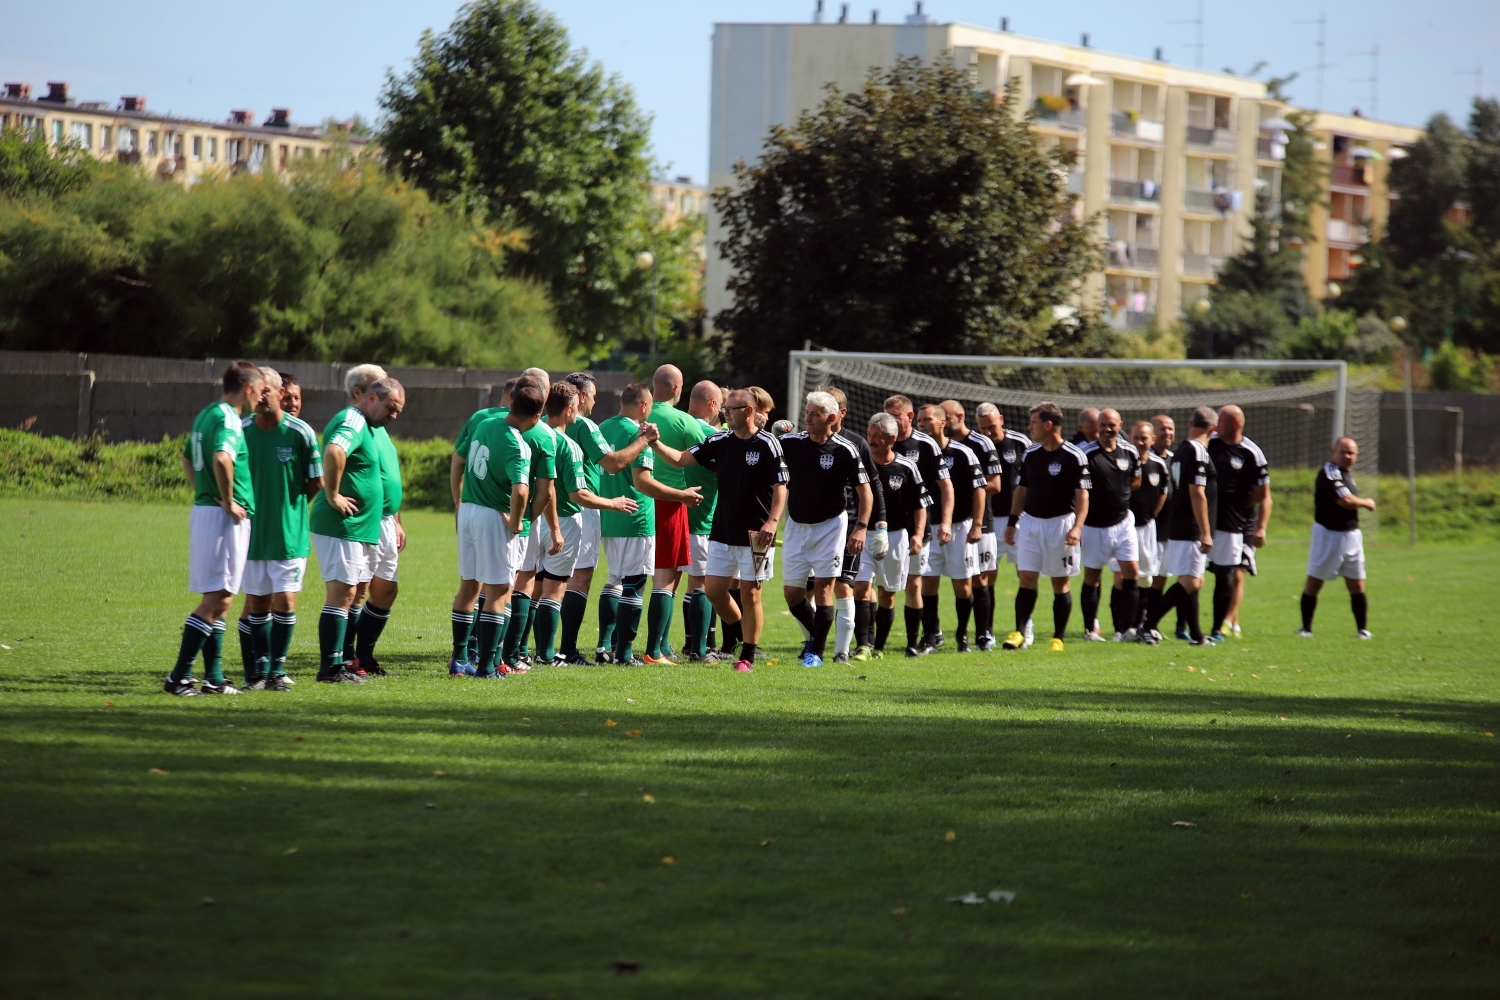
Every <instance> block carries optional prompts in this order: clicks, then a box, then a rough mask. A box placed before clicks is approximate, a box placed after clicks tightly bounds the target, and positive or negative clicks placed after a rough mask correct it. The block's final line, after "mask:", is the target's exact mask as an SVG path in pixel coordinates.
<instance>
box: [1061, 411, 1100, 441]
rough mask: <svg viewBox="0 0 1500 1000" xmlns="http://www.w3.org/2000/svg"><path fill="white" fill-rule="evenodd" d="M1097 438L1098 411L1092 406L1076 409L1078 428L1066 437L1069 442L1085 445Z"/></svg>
mask: <svg viewBox="0 0 1500 1000" xmlns="http://www.w3.org/2000/svg"><path fill="white" fill-rule="evenodd" d="M1098 439H1099V411H1098V410H1096V409H1094V407H1092V406H1087V407H1084V408H1083V409H1081V410H1079V411H1078V429H1077V430H1076V431H1074V432H1073V436H1072V437H1070V438H1068V443H1069V444H1076V445H1085V444H1088V443H1089V442H1090V441H1097V440H1098Z"/></svg>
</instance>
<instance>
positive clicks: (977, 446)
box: [943, 399, 1003, 651]
mask: <svg viewBox="0 0 1500 1000" xmlns="http://www.w3.org/2000/svg"><path fill="white" fill-rule="evenodd" d="M992 408H993V407H992ZM943 415H944V417H945V420H946V425H947V426H946V428H945V430H946V432H947V435H948V437H949V438H950V439H951V440H953V441H956V442H958V443H959V444H961V445H966V446H967V447H968V448H969V449H970V450H971V451H973V452H974V454H975V456H976V457H978V459H979V464H980V466H981V468H982V469H983V470H984V493H985V503H984V514H983V515H982V517H981V518H980V526H979V541H978V542H976V543H975V546H974V575H973V576H972V577H970V578H969V584H970V585H969V595H970V600H971V601H972V602H973V605H974V640H975V645H976V646H978V647H979V649H981V650H987V649H992V648H994V645H995V643H994V638H993V636H991V635H990V633H991V631H992V630H993V628H994V618H995V608H994V605H992V604H990V603H989V602H990V601H991V600H993V599H994V595H993V593H992V592H991V591H990V589H989V587H990V585H991V584H993V583H994V582H995V567H996V566H997V565H998V558H999V545H998V544H997V543H996V541H995V516H994V514H993V512H992V510H991V508H990V503H989V501H990V499H991V498H993V497H995V496H998V495H999V493H1000V473H1001V471H1002V469H1003V467H1002V466H1001V464H1000V455H999V454H998V453H997V452H996V450H995V442H994V441H991V440H990V439H989V438H988V437H986V436H985V435H984V434H982V433H980V432H979V431H977V430H970V429H969V426H968V424H967V423H966V422H965V419H964V408H963V404H962V403H960V402H959V401H958V400H956V399H949V400H946V401H944V403H943ZM974 419H975V421H976V422H977V421H978V419H979V415H978V411H977V410H976V411H975V417H974ZM957 638H958V645H959V649H960V651H962V650H963V648H964V647H965V646H967V645H968V638H967V637H966V636H965V635H964V634H963V632H962V631H960V632H959V633H958V637H957Z"/></svg>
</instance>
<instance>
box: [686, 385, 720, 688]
mask: <svg viewBox="0 0 1500 1000" xmlns="http://www.w3.org/2000/svg"><path fill="white" fill-rule="evenodd" d="M723 410H724V390H723V389H720V388H719V387H718V386H717V385H715V384H714V383H713V382H709V381H706V380H705V381H703V382H699V383H698V384H697V385H695V386H693V391H692V392H691V393H689V394H688V416H690V417H692V418H693V419H694V420H695V421H697V423H698V430H699V431H700V432H701V433H702V434H703V440H707V439H708V438H710V437H712V436H713V435H715V434H717V433H719V429H720V428H721V427H722V426H723V422H724V417H723ZM682 471H683V476H684V477H685V478H686V479H687V484H688V485H689V486H696V487H698V489H699V492H700V493H701V494H702V496H703V502H702V503H701V504H699V505H698V506H696V507H694V508H693V509H692V510H690V511H688V556H689V558H688V567H687V575H688V585H687V590H688V592H687V594H686V595H685V596H684V597H683V599H682V625H683V629H682V631H683V639H684V642H683V645H684V646H685V647H686V649H687V658H688V659H689V660H691V661H693V662H694V663H697V662H700V661H704V660H708V661H710V662H712V661H715V660H717V659H718V655H717V653H715V654H714V655H713V656H710V655H709V646H710V645H711V644H712V643H713V620H714V606H713V603H712V602H711V601H710V600H709V599H708V591H707V586H708V579H707V578H708V535H709V532H710V531H712V530H713V525H714V511H715V510H716V509H717V508H718V506H719V475H718V473H717V472H715V471H714V470H713V469H708V468H704V467H703V466H702V465H689V466H688V467H687V468H686V469H684V470H682Z"/></svg>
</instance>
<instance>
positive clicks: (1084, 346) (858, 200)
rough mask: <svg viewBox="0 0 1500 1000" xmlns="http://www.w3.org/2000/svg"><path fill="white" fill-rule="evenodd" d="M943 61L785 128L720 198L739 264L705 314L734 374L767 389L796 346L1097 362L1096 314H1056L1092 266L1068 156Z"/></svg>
mask: <svg viewBox="0 0 1500 1000" xmlns="http://www.w3.org/2000/svg"><path fill="white" fill-rule="evenodd" d="M1015 99H1016V98H1015V94H1014V92H1008V93H1007V95H1006V101H1005V103H1001V104H997V103H996V102H995V100H994V98H992V97H991V96H990V95H989V94H988V93H983V92H980V93H976V92H975V89H974V85H973V83H972V81H971V80H970V79H969V76H968V74H966V73H964V72H961V71H959V70H957V69H954V68H953V67H952V66H951V65H950V64H948V63H947V62H946V61H942V62H940V63H938V64H933V65H924V64H923V63H922V62H921V61H920V60H918V59H914V58H912V59H902V60H900V61H898V62H897V64H896V65H895V66H893V67H891V68H889V69H886V70H874V71H872V72H871V74H870V76H869V77H868V78H867V79H866V80H865V83H864V85H863V86H862V87H861V88H860V89H859V90H857V91H853V92H850V93H844V92H842V91H840V90H839V89H838V88H836V87H830V88H829V94H828V97H827V98H826V99H825V100H824V101H823V103H822V104H821V106H819V107H818V108H816V109H814V110H811V111H809V112H807V113H805V114H803V115H802V117H801V118H799V119H798V120H797V122H796V123H795V124H793V125H791V126H789V127H784V126H777V127H775V128H773V129H772V130H771V133H770V135H769V137H768V138H767V140H766V145H765V155H764V157H763V158H762V159H761V161H760V162H759V163H757V164H754V165H746V164H744V163H740V164H738V165H736V168H735V177H736V180H737V184H736V186H735V187H733V188H725V189H721V190H719V191H717V192H715V193H714V204H715V206H716V207H717V208H718V210H719V212H720V215H721V217H722V219H723V225H724V231H725V238H724V240H723V241H722V242H721V243H720V244H719V249H720V250H722V251H723V253H724V254H725V256H726V257H727V258H728V260H729V262H730V263H731V265H733V268H734V276H733V278H731V279H730V289H731V291H732V292H733V294H734V305H733V306H731V307H730V308H728V309H726V310H724V311H723V312H721V313H719V314H718V315H717V316H716V317H715V324H716V326H717V327H718V328H719V329H720V330H723V331H726V332H727V333H728V334H729V335H730V336H731V337H732V341H731V346H730V360H731V363H732V366H733V368H734V370H735V372H736V374H738V375H739V376H741V377H742V378H745V379H751V380H756V381H759V382H761V384H768V385H776V384H779V380H780V379H781V378H782V377H783V375H784V372H785V368H786V354H785V352H786V351H787V350H788V349H789V348H800V347H801V346H802V343H803V341H804V340H805V339H811V340H813V341H816V342H817V343H819V344H821V345H824V346H827V347H831V348H835V349H844V350H849V349H857V348H871V347H875V348H878V349H880V350H888V351H921V352H926V353H935V354H947V353H955V354H956V353H963V354H1041V353H1049V354H1071V353H1096V352H1098V351H1100V350H1101V349H1103V344H1104V342H1105V340H1106V338H1105V337H1104V335H1103V334H1102V331H1101V329H1100V328H1099V326H1098V325H1097V321H1096V320H1094V319H1093V317H1091V316H1088V315H1084V316H1081V317H1080V316H1073V317H1068V318H1066V319H1063V320H1061V321H1057V320H1054V319H1053V318H1052V317H1053V315H1054V313H1053V310H1054V307H1062V306H1066V305H1068V304H1069V303H1070V302H1071V301H1072V300H1073V299H1074V297H1075V296H1076V295H1077V294H1078V291H1079V285H1080V282H1081V281H1082V280H1083V278H1084V277H1085V276H1086V275H1087V274H1089V272H1091V271H1093V270H1095V269H1096V268H1097V267H1098V266H1100V250H1099V247H1098V246H1097V242H1098V241H1097V237H1096V235H1095V233H1094V231H1093V230H1092V228H1091V227H1090V226H1089V225H1088V224H1086V223H1085V222H1083V221H1080V220H1079V219H1077V218H1076V217H1075V215H1074V214H1073V212H1072V208H1073V202H1074V199H1073V196H1072V195H1070V194H1069V193H1068V192H1067V191H1066V189H1065V184H1064V181H1065V178H1066V170H1067V166H1068V160H1067V159H1066V158H1065V156H1064V154H1062V153H1060V152H1055V151H1054V152H1044V151H1043V150H1042V149H1041V148H1040V147H1039V146H1038V144H1037V140H1036V137H1035V135H1034V134H1033V133H1032V131H1031V129H1030V127H1029V119H1027V120H1018V119H1017V118H1016V117H1015V116H1014V115H1013V113H1012V110H1011V104H1012V102H1013V101H1014V100H1015Z"/></svg>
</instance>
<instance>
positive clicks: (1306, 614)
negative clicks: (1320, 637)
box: [1302, 594, 1353, 632]
mask: <svg viewBox="0 0 1500 1000" xmlns="http://www.w3.org/2000/svg"><path fill="white" fill-rule="evenodd" d="M1350 596H1351V597H1352V596H1353V595H1352V594H1351V595H1350ZM1317 611H1318V595H1317V594H1303V595H1302V631H1304V632H1311V631H1312V620H1313V615H1314V614H1316V613H1317Z"/></svg>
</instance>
